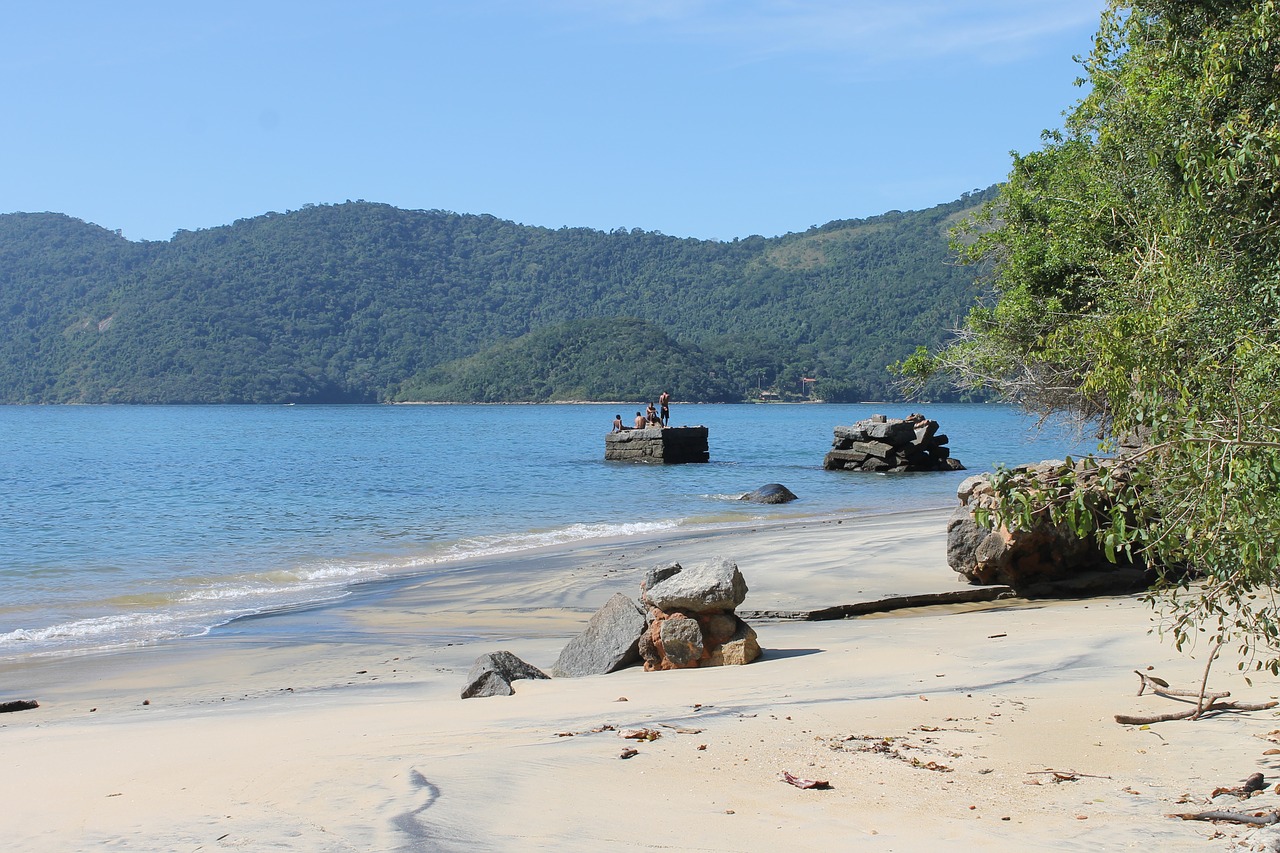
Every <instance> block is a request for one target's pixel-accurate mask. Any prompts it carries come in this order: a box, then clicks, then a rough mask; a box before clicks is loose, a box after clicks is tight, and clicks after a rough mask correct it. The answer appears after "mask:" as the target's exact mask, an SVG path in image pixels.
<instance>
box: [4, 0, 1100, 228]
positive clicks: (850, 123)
mask: <svg viewBox="0 0 1280 853" xmlns="http://www.w3.org/2000/svg"><path fill="white" fill-rule="evenodd" d="M1104 5H1105V0H945V1H944V0H937V2H933V0H448V2H446V0H347V2H329V0H307V2H293V0H252V2H241V0H226V1H225V2H217V3H180V2H179V3H175V2H173V0H163V2H150V0H137V2H131V0H122V2H116V3H103V2H101V0H92V1H91V2H80V1H79V0H77V1H76V2H72V0H65V2H64V0H42V2H40V3H13V4H9V8H8V9H7V11H6V14H5V19H4V25H3V27H0V73H3V76H4V79H5V80H6V81H7V82H6V84H5V85H4V86H3V87H0V116H2V117H3V120H4V121H5V123H6V124H7V130H6V132H3V133H0V162H2V163H3V164H4V166H3V168H0V213H3V212H13V211H55V212H58V213H65V214H68V215H70V216H74V217H76V218H79V219H83V220H85V221H88V222H93V223H96V224H98V225H101V226H102V227H104V228H108V229H111V230H117V229H119V230H120V231H121V232H122V233H123V234H124V236H125V237H127V238H129V239H131V240H167V239H169V238H170V237H171V236H172V235H173V234H174V232H176V231H178V230H197V229H201V228H210V227H215V226H219V225H226V224H229V223H231V222H233V221H235V220H237V219H241V218H250V217H253V216H258V215H260V214H263V213H267V212H269V211H275V212H279V213H284V212H287V211H290V210H296V209H299V208H301V207H302V206H303V205H306V204H334V203H341V202H344V201H347V200H349V199H350V200H357V199H363V200H366V201H374V202H384V203H387V204H391V205H395V206H396V207H401V208H406V209H412V210H450V211H455V212H458V213H487V214H492V215H493V216H497V217H499V218H501V219H510V220H514V221H516V222H520V223H523V224H526V225H540V226H546V227H551V228H559V227H562V226H571V227H579V226H585V227H590V228H597V229H601V230H612V229H615V228H627V229H632V228H641V229H644V230H646V231H660V232H662V233H664V234H668V235H672V236H678V237H696V238H700V239H717V240H732V239H734V238H736V237H748V236H751V235H753V234H759V235H763V236H776V235H779V234H785V233H788V232H793V231H804V230H805V229H807V228H809V227H810V226H812V225H819V224H823V223H826V222H828V221H831V220H835V219H853V218H861V217H866V216H874V215H876V214H879V213H883V212H885V211H888V210H894V209H898V210H915V209H921V208H926V207H931V206H933V205H935V204H940V203H943V202H947V201H951V200H953V199H956V198H958V197H959V196H960V195H961V194H962V193H964V192H968V191H971V190H975V189H981V188H985V187H987V186H990V185H991V184H993V183H997V182H999V181H1001V180H1003V179H1004V177H1005V176H1006V175H1007V174H1008V172H1009V167H1010V157H1009V152H1010V151H1013V150H1016V151H1020V152H1024V153H1025V152H1028V151H1031V150H1034V149H1036V148H1038V147H1039V146H1040V133H1041V131H1042V130H1044V129H1046V128H1054V127H1059V126H1060V125H1061V122H1062V113H1063V112H1064V111H1066V110H1067V109H1069V108H1070V107H1071V105H1072V104H1074V103H1075V101H1076V100H1078V99H1079V97H1080V95H1081V90H1080V89H1079V88H1077V87H1076V86H1075V85H1074V81H1075V80H1076V78H1078V77H1079V76H1080V75H1081V73H1082V72H1081V69H1080V66H1079V65H1078V64H1077V63H1076V62H1075V61H1074V60H1073V57H1075V56H1077V55H1081V54H1086V53H1087V52H1088V50H1089V48H1090V46H1091V44H1092V36H1093V32H1094V31H1095V29H1096V25H1097V23H1098V16H1099V14H1100V12H1101V10H1102V8H1103V7H1104Z"/></svg>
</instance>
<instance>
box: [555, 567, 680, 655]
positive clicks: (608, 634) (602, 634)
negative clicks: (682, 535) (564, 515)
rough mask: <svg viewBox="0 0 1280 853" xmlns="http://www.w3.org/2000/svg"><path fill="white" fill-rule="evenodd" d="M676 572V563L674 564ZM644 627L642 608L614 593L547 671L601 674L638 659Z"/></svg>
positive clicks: (645, 624)
mask: <svg viewBox="0 0 1280 853" xmlns="http://www.w3.org/2000/svg"><path fill="white" fill-rule="evenodd" d="M676 571H679V566H676ZM646 627H648V626H647V623H646V620H645V615H644V611H643V610H642V609H641V608H640V605H638V604H636V603H635V602H634V601H632V600H631V599H630V598H628V597H627V596H625V595H623V594H622V593H620V592H619V593H615V594H614V595H613V597H612V598H610V599H609V600H608V601H606V602H605V604H604V606H603V607H601V608H600V609H599V610H597V611H596V613H595V615H594V616H592V617H591V620H590V621H589V622H587V627H586V629H585V630H583V632H582V633H581V634H579V635H578V636H576V637H574V638H573V639H572V640H570V641H569V643H568V645H566V646H565V647H564V649H563V650H562V651H561V652H560V657H559V658H557V659H556V662H555V665H554V666H552V667H551V674H552V675H554V676H556V677H557V678H577V677H579V676H583V675H602V674H604V673H607V672H614V671H615V670H619V669H622V668H623V667H627V666H631V665H632V664H637V663H639V662H640V635H641V634H643V633H644V632H645V628H646Z"/></svg>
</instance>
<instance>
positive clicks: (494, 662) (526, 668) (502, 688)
mask: <svg viewBox="0 0 1280 853" xmlns="http://www.w3.org/2000/svg"><path fill="white" fill-rule="evenodd" d="M548 677H549V676H548V675H547V674H546V673H545V672H543V671H542V670H540V669H538V668H537V667H536V666H533V665H531V664H527V663H525V662H524V661H522V660H520V658H518V657H516V656H515V655H513V654H511V652H505V651H503V652H489V653H488V654H483V655H481V656H480V657H478V658H476V662H475V663H473V664H472V665H471V669H470V671H468V672H467V684H466V686H465V687H463V688H462V698H463V699H471V698H473V697H476V696H510V695H511V694H512V693H515V690H514V689H513V688H512V687H511V682H513V681H517V680H519V679H521V678H548Z"/></svg>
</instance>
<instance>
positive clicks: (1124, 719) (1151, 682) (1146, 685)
mask: <svg viewBox="0 0 1280 853" xmlns="http://www.w3.org/2000/svg"><path fill="white" fill-rule="evenodd" d="M1214 651H1215V652H1216V651H1217V650H1216V649H1215V650H1214ZM1209 663H1210V664H1212V663H1213V655H1210V656H1209ZM1133 672H1134V675H1136V676H1138V679H1139V684H1138V695H1139V696H1141V695H1142V694H1143V693H1145V692H1146V691H1148V690H1150V691H1151V692H1152V693H1154V694H1156V695H1157V696H1164V697H1166V698H1168V699H1176V700H1184V699H1195V700H1196V705H1195V707H1194V708H1188V709H1186V710H1183V711H1171V712H1169V713H1167V714H1139V715H1135V714H1116V722H1117V723H1120V724H1121V725H1126V726H1146V725H1150V724H1152V723H1167V722H1171V721H1173V720H1197V719H1199V718H1200V717H1202V716H1204V715H1205V714H1209V713H1213V712H1217V711H1265V710H1267V709H1268V708H1274V707H1276V705H1277V704H1280V703H1277V702H1224V701H1222V700H1223V699H1226V698H1228V697H1230V696H1231V691H1229V690H1221V691H1210V690H1205V683H1206V682H1205V681H1201V683H1200V689H1199V690H1180V689H1178V688H1176V687H1170V686H1169V682H1167V681H1165V680H1164V679H1163V678H1156V677H1155V676H1154V675H1147V674H1146V673H1144V672H1139V671H1138V670H1136V669H1135V670H1134V671H1133ZM1205 675H1206V677H1207V676H1208V666H1206V667H1205Z"/></svg>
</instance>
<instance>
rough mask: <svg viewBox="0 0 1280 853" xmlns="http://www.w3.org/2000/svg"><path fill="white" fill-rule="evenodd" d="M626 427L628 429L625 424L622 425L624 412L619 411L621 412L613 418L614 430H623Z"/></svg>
mask: <svg viewBox="0 0 1280 853" xmlns="http://www.w3.org/2000/svg"><path fill="white" fill-rule="evenodd" d="M624 429H626V427H624V426H623V425H622V414H621V413H619V414H618V415H617V416H616V417H615V418H614V419H613V431H614V432H622V431H623V430H624Z"/></svg>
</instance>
